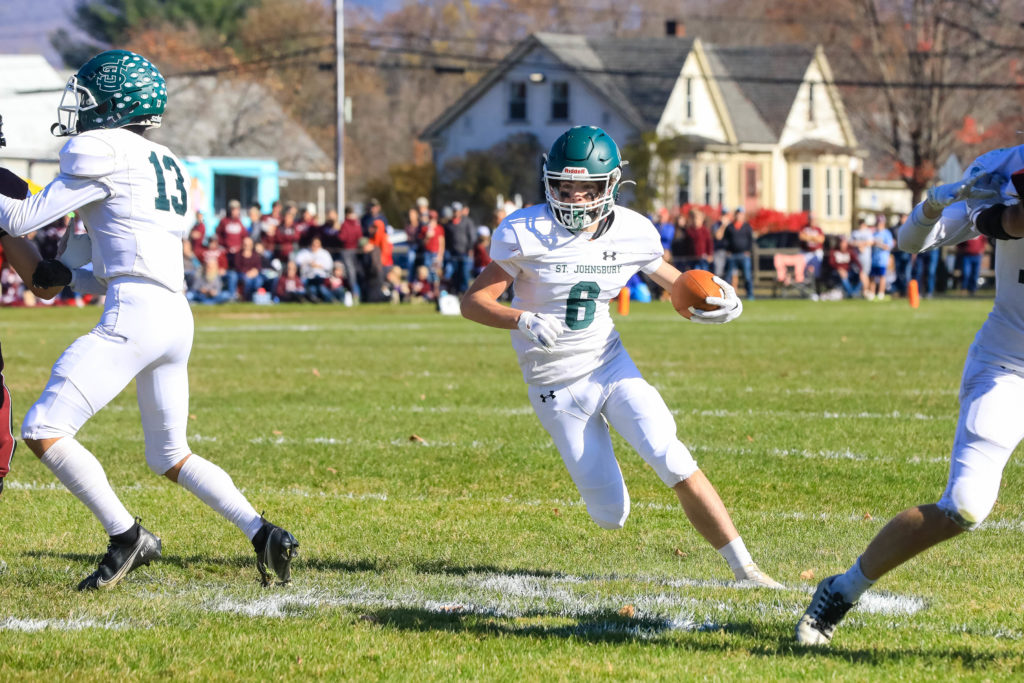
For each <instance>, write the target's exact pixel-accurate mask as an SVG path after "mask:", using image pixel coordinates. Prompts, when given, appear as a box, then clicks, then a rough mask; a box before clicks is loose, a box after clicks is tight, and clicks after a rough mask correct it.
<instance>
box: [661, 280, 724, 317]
mask: <svg viewBox="0 0 1024 683" xmlns="http://www.w3.org/2000/svg"><path fill="white" fill-rule="evenodd" d="M713 277H714V274H712V273H711V272H710V271H707V270H688V271H686V272H685V273H683V274H682V275H680V276H679V278H678V279H677V280H676V281H675V284H673V285H672V305H673V306H675V309H676V312H677V313H679V315H681V316H683V317H684V318H686V319H687V320H689V319H690V306H693V307H694V308H697V309H700V310H702V311H713V310H715V309H716V308H718V306H711V305H709V304H708V303H707V302H706V301H704V300H705V299H706V298H708V297H709V296H725V293H724V292H723V291H722V288H721V287H719V286H718V285H717V284H715V281H714V280H712V279H711V278H713Z"/></svg>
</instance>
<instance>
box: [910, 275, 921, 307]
mask: <svg viewBox="0 0 1024 683" xmlns="http://www.w3.org/2000/svg"><path fill="white" fill-rule="evenodd" d="M907 301H908V302H910V307H911V308H917V307H918V306H920V305H921V293H920V292H919V291H918V289H917V280H911V281H910V282H909V283H908V284H907Z"/></svg>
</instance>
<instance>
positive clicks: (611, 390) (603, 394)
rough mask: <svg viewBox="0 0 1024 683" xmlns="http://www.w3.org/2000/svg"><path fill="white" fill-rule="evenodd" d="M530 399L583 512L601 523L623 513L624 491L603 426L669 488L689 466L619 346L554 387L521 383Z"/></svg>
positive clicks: (654, 393) (661, 404)
mask: <svg viewBox="0 0 1024 683" xmlns="http://www.w3.org/2000/svg"><path fill="white" fill-rule="evenodd" d="M528 388H529V396H530V404H531V405H532V406H533V410H534V412H536V413H537V417H539V418H540V422H541V424H542V425H543V426H544V429H546V430H547V431H548V433H549V434H551V438H552V439H554V441H555V446H557V447H558V452H559V453H560V454H561V455H562V461H563V462H564V463H565V466H566V468H567V469H568V470H569V475H570V476H571V477H572V480H573V483H575V484H576V488H577V489H578V490H579V492H580V495H581V496H583V500H584V502H585V503H586V504H587V512H588V513H589V514H590V517H591V518H592V519H593V520H594V521H595V522H597V524H598V525H599V526H601V527H603V528H605V529H620V528H622V526H623V525H624V524H625V523H626V518H627V517H628V516H629V491H627V490H626V483H625V482H624V481H623V479H622V471H621V470H620V469H619V463H618V462H617V461H616V460H615V453H613V452H612V439H611V434H610V433H609V431H608V425H609V424H610V425H611V426H612V427H614V428H615V431H617V432H618V433H619V434H621V435H622V436H623V437H624V438H625V439H626V441H628V442H629V444H630V445H631V446H632V447H633V448H634V449H636V451H637V452H638V453H639V454H640V455H641V457H643V459H644V460H645V461H647V463H648V464H649V465H650V466H651V467H653V468H654V471H655V472H657V473H658V476H659V477H661V480H662V481H663V482H665V485H666V486H669V487H672V486H675V485H676V484H678V483H679V482H681V481H684V480H685V479H686V478H687V477H689V476H690V475H691V474H693V473H694V472H696V471H697V463H696V462H695V461H694V459H693V457H692V456H691V455H690V452H689V450H687V448H686V446H684V445H683V443H682V442H681V441H679V439H678V438H676V423H675V420H674V419H673V417H672V413H670V412H669V409H668V406H666V405H665V401H664V400H663V399H662V398H661V394H659V393H658V390H657V389H655V388H654V387H652V386H651V385H650V384H648V383H647V381H646V380H644V378H643V376H641V374H640V371H639V370H637V368H636V365H634V363H633V360H632V358H630V357H629V354H628V353H627V352H626V351H625V350H623V351H622V352H621V353H619V354H618V355H617V356H616V357H615V358H613V359H612V360H611V361H609V362H608V363H606V364H605V365H603V366H602V367H600V368H599V369H598V370H596V371H595V372H593V373H592V374H590V375H588V376H587V377H584V378H582V379H579V380H576V381H575V382H573V383H571V384H568V385H562V386H558V385H555V386H543V387H542V386H533V385H529V387H528Z"/></svg>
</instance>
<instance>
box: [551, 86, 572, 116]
mask: <svg viewBox="0 0 1024 683" xmlns="http://www.w3.org/2000/svg"><path fill="white" fill-rule="evenodd" d="M568 118H569V84H568V83H567V82H565V81H557V82H555V83H552V84H551V120H552V121H566V120H568Z"/></svg>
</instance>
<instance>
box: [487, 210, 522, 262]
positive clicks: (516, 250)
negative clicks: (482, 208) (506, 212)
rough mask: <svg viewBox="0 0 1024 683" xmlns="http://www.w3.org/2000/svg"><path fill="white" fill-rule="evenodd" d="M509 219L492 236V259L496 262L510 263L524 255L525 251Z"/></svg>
mask: <svg viewBox="0 0 1024 683" xmlns="http://www.w3.org/2000/svg"><path fill="white" fill-rule="evenodd" d="M513 215H515V214H513ZM509 218H511V216H510V217H509ZM509 218H506V219H505V220H503V221H502V222H501V223H500V224H499V225H498V227H496V228H495V229H494V232H493V233H492V234H491V259H493V260H495V261H508V260H509V259H514V258H519V257H521V256H522V255H523V250H522V248H521V247H520V246H519V238H518V237H517V236H516V231H515V228H513V227H512V224H511V223H510V222H509Z"/></svg>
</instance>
